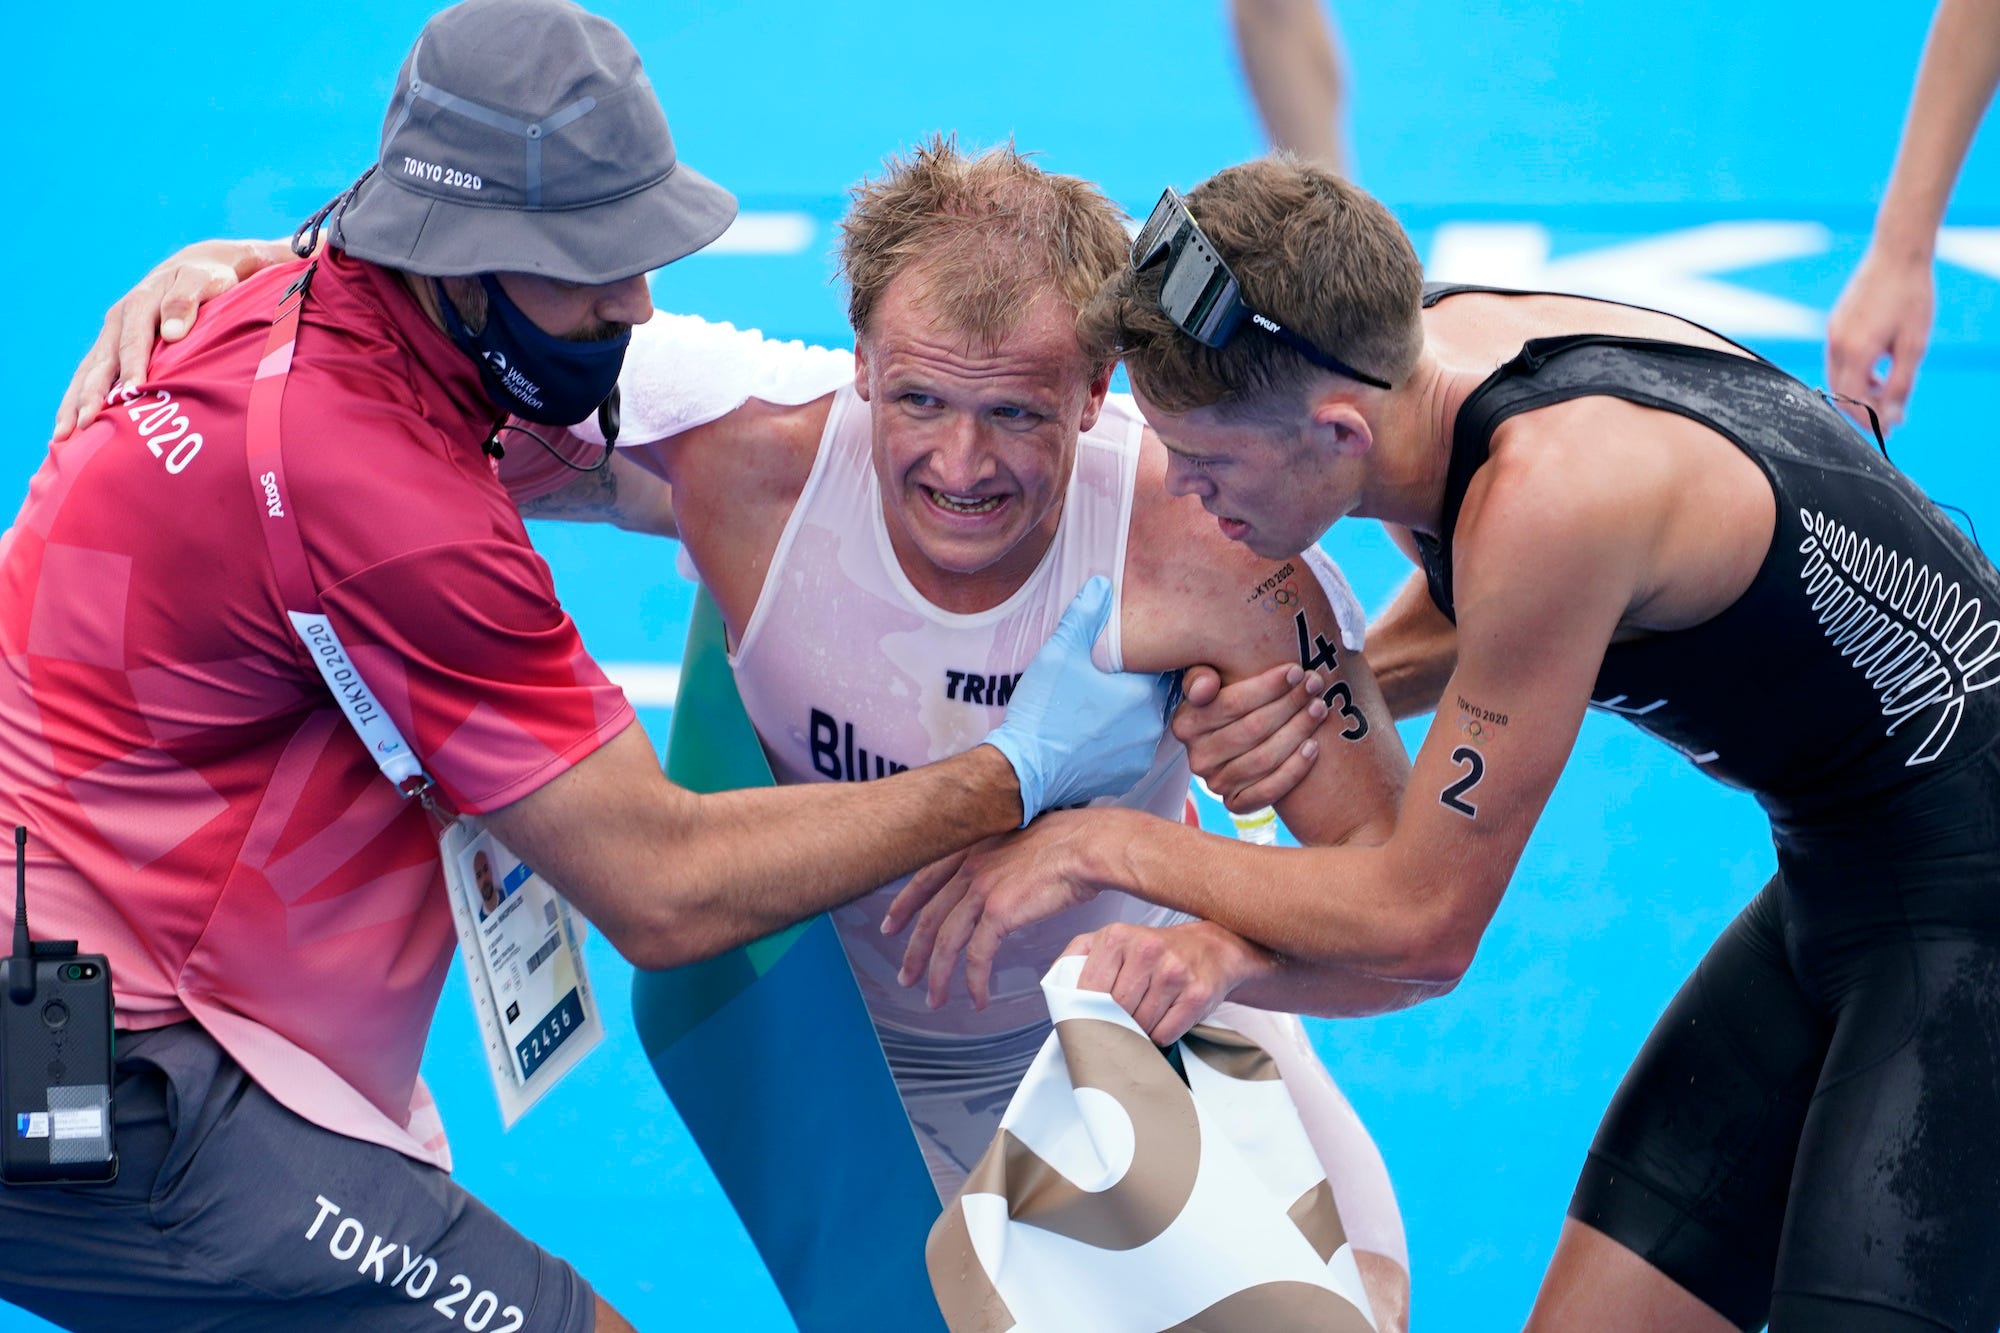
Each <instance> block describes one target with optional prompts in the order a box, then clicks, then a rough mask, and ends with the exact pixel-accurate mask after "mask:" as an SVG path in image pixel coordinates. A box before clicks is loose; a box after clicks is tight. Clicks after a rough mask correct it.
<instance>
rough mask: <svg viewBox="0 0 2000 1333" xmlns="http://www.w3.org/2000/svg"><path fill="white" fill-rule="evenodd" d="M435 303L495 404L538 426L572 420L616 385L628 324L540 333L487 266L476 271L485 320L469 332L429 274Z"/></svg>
mask: <svg viewBox="0 0 2000 1333" xmlns="http://www.w3.org/2000/svg"><path fill="white" fill-rule="evenodd" d="M431 281H432V284H433V285H434V286H435V287H436V288H437V296H438V305H439V307H440V308H441V309H442V310H443V312H444V327H445V331H446V332H447V333H449V334H450V335H451V340H452V341H453V342H455V343H457V344H458V345H459V346H460V347H462V348H464V349H465V352H466V354H467V355H468V356H470V357H472V359H473V360H474V361H476V362H478V363H479V378H480V381H481V382H482V383H483V384H484V385H485V386H486V396H487V397H489V398H491V399H492V400H493V403H494V405H495V406H496V407H500V408H502V409H504V410H506V411H508V412H511V413H512V414H514V415H515V416H517V417H525V418H526V419H527V420H529V421H536V422H540V423H541V424H543V425H545V426H573V425H575V424H576V423H577V422H579V421H582V420H584V419H585V418H586V417H588V416H589V415H590V414H591V413H592V412H594V411H596V410H597V405H598V404H599V403H601V402H603V401H604V400H605V399H606V398H608V397H610V396H611V391H612V389H614V388H616V387H617V384H618V371H619V370H620V368H622V367H623V366H624V364H625V347H626V345H627V344H628V343H630V342H631V341H632V331H631V330H630V329H627V330H625V331H624V332H623V333H620V334H618V335H617V336H615V337H611V338H599V339H596V340H595V341H592V342H571V341H569V340H567V339H564V338H558V337H556V336H555V335H554V334H552V333H544V332H543V331H542V330H541V329H539V328H537V327H536V326H535V322H534V321H533V320H531V319H529V318H528V317H527V315H525V314H523V313H522V311H521V307H519V306H517V305H515V304H514V303H513V302H512V301H511V300H509V299H508V298H507V293H506V292H505V291H503V290H502V289H501V287H500V284H499V283H498V282H496V281H494V278H493V275H492V274H491V273H482V274H480V275H479V285H480V286H481V287H484V288H485V289H486V327H485V328H483V329H481V330H480V331H479V332H477V333H474V332H473V331H472V330H471V329H468V328H467V327H466V326H465V321H464V320H462V319H460V318H459V317H458V311H457V309H456V308H455V307H453V305H452V303H451V299H450V298H449V297H447V296H446V295H445V290H444V284H443V283H441V282H438V281H437V280H436V279H435V278H433V279H432V280H431Z"/></svg>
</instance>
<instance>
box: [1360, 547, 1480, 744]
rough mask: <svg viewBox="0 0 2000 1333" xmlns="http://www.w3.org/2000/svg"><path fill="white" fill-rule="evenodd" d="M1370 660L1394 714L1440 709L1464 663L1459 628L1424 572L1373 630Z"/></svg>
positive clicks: (1407, 585)
mask: <svg viewBox="0 0 2000 1333" xmlns="http://www.w3.org/2000/svg"><path fill="white" fill-rule="evenodd" d="M1368 660H1369V662H1370V663H1372V664H1373V665H1374V667H1375V671H1376V679H1378V680H1379V681H1380V682H1381V684H1382V697H1383V699H1384V700H1385V701H1386V703H1387V707H1388V709H1389V712H1390V714H1391V715H1392V716H1394V717H1396V718H1398V719H1401V718H1406V717H1416V716H1418V715H1419V714H1422V713H1428V712H1431V711H1432V710H1434V709H1435V708H1436V707H1437V706H1438V699H1439V698H1440V697H1441V696H1442V694H1443V693H1444V687H1445V682H1446V681H1448V680H1450V679H1451V673H1452V670H1453V668H1454V667H1456V666H1457V665H1458V630H1457V628H1456V627H1455V626H1454V625H1453V624H1452V623H1451V621H1449V620H1447V619H1445V615H1444V612H1442V611H1440V610H1438V609H1437V603H1435V602H1433V601H1432V600H1431V594H1430V588H1429V586H1428V585H1427V584H1426V583H1425V582H1424V575H1423V572H1422V571H1421V570H1420V571H1418V572H1417V573H1415V574H1412V575H1411V576H1410V577H1409V579H1408V581H1406V582H1405V583H1404V584H1403V586H1402V587H1401V588H1400V589H1398V590H1397V592H1396V597H1395V600H1394V601H1392V602H1390V603H1389V606H1388V609H1387V610H1385V611H1383V613H1382V614H1381V615H1380V616H1379V617H1377V619H1376V620H1375V623H1374V624H1372V625H1370V626H1369V627H1368Z"/></svg>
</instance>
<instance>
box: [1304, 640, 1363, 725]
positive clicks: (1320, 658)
mask: <svg viewBox="0 0 2000 1333" xmlns="http://www.w3.org/2000/svg"><path fill="white" fill-rule="evenodd" d="M1292 624H1293V625H1295V626H1296V627H1297V628H1298V631H1299V665H1300V666H1302V667H1304V668H1305V669H1306V670H1308V671H1316V670H1318V669H1319V668H1320V667H1325V668H1326V670H1327V674H1328V675H1332V674H1333V672H1334V671H1335V670H1337V669H1338V668H1339V665H1340V662H1339V659H1338V658H1337V657H1335V655H1334V651H1333V645H1332V644H1330V643H1328V642H1327V641H1326V640H1325V639H1324V638H1323V637H1321V636H1320V635H1318V634H1314V633H1313V632H1312V627H1311V626H1310V625H1308V624H1307V623H1306V613H1305V612H1303V611H1301V612H1299V613H1298V614H1297V615H1296V616H1294V617H1292ZM1320 699H1321V701H1322V702H1324V703H1325V704H1326V706H1327V707H1328V708H1338V709H1339V710H1340V718H1341V721H1342V722H1343V723H1344V724H1345V725H1344V726H1342V728H1341V730H1340V738H1341V739H1342V740H1344V741H1358V740H1360V739H1361V738H1362V737H1364V736H1366V735H1367V734H1368V715H1367V714H1366V713H1364V712H1362V711H1361V710H1360V709H1359V708H1356V707H1355V706H1354V691H1353V690H1352V689H1350V688H1349V687H1348V684H1347V682H1346V681H1344V680H1336V681H1335V682H1333V684H1331V685H1329V686H1328V687H1327V688H1326V691H1325V693H1323V694H1321V695H1320ZM1335 700H1338V701H1339V702H1338V703H1335Z"/></svg>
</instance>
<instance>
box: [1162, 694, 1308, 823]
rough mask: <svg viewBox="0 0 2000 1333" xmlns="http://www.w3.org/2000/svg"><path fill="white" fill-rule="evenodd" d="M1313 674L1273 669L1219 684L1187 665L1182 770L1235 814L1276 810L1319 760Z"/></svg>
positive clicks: (1180, 734) (1179, 722)
mask: <svg viewBox="0 0 2000 1333" xmlns="http://www.w3.org/2000/svg"><path fill="white" fill-rule="evenodd" d="M1325 684H1326V682H1325V681H1323V680H1321V679H1320V675H1319V673H1318V672H1317V671H1306V670H1304V669H1302V668H1300V667H1299V666H1298V665H1297V664H1293V665H1290V666H1278V667H1272V668H1271V669H1270V670H1268V671H1264V672H1261V673H1259V674H1258V675H1255V676H1251V677H1248V678H1247V679H1244V680H1239V681H1237V682H1236V683H1235V684H1233V685H1229V686H1226V687H1225V686H1224V685H1223V684H1222V678H1221V677H1220V676H1218V675H1217V674H1216V673H1215V671H1214V670H1213V669H1212V668H1210V667H1205V666H1198V667H1189V668H1188V670H1187V674H1186V675H1185V676H1184V677H1183V678H1182V682H1181V692H1182V696H1183V702H1182V704H1181V706H1180V707H1179V708H1178V709H1176V710H1175V712H1174V717H1173V732H1174V736H1175V737H1176V738H1177V739H1178V740H1179V741H1180V742H1181V744H1183V745H1185V746H1187V752H1188V767H1190V768H1192V769H1193V770H1194V772H1195V776H1197V777H1199V778H1200V779H1201V780H1202V781H1203V782H1206V783H1207V784H1208V788H1209V790H1210V791H1212V792H1214V793H1215V794H1216V796H1217V797H1219V798H1220V799H1221V801H1222V803H1223V804H1224V805H1225V806H1227V807H1228V808H1229V809H1231V810H1233V811H1235V812H1236V813H1237V814H1246V813H1248V812H1249V811H1252V810H1257V809H1261V808H1262V807H1264V806H1267V805H1272V804H1275V803H1276V802H1277V801H1279V800H1281V799H1282V798H1284V797H1285V796H1286V795H1288V794H1289V793H1290V792H1291V790H1292V788H1294V787H1296V786H1298V785H1299V783H1300V782H1302V781H1304V780H1305V776H1306V774H1307V773H1309V772H1311V771H1312V766H1313V761H1314V760H1315V759H1317V758H1318V757H1319V742H1318V741H1316V740H1313V739H1312V734H1313V730H1314V728H1316V727H1318V726H1319V723H1320V719H1321V718H1323V717H1325V716H1326V704H1325V703H1324V702H1323V701H1322V700H1321V699H1320V690H1321V689H1323V688H1324V687H1325Z"/></svg>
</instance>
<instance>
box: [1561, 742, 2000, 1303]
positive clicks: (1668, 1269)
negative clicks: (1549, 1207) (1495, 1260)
mask: <svg viewBox="0 0 2000 1333" xmlns="http://www.w3.org/2000/svg"><path fill="white" fill-rule="evenodd" d="M1777 838H1778V851H1779V873H1778V875H1777V876H1776V877H1775V878H1774V879H1773V880H1772V881H1771V883H1770V884H1768V885H1767V886H1766V887H1765V888H1764V890H1763V892H1761V893H1760V894H1759V895H1758V896H1757V898H1756V899H1755V901H1753V902H1752V903H1751V904H1750V906H1749V907H1748V908H1747V909H1745V910H1744V912H1743V914H1742V915H1741V916H1739V917H1738V918H1737V919H1736V920H1735V922H1733V923H1732V924H1731V925H1730V927H1729V929H1728V930H1726V931H1725V932H1724V933H1723V935H1722V938H1721V939H1720V940H1718V941H1717V943H1716V944H1715V946H1714V947H1713V948H1712V949H1711V950H1710V951H1709V953H1708V955H1707V956H1706V957H1705V958H1704V959H1703V960H1702V962H1701V964H1700V966H1699V967H1697V968H1696V970H1695V972H1694V975H1693V976H1692V977H1690V978H1689V979H1688V981H1687V983H1686V984H1685V985H1684V986H1683V987H1682V988H1681V991H1680V993H1679V994H1678V995H1677V996H1675V997H1674V1000H1673V1002H1672V1003H1671V1004H1670V1005H1668V1007H1667V1011H1666V1013H1665V1014H1664V1015H1663V1016H1662V1017H1661V1019H1660V1022H1659V1024H1658V1025H1657V1026H1656V1027H1655V1028H1654V1029H1653V1032H1652V1035H1651V1036H1650V1037H1648V1039H1647V1041H1646V1044H1645V1046H1644V1048H1643V1049H1642V1050H1641V1051H1640V1053H1639V1056H1638V1059H1637V1060H1636V1061H1635V1062H1634V1063H1633V1066H1632V1068H1631V1070H1630V1071H1629V1072H1628V1073H1627V1074H1626V1076H1625V1080H1624V1082H1623V1083H1622V1084H1621V1085H1620V1087H1619V1089H1618V1093H1617V1096H1616V1097H1615V1098H1614V1099H1613V1101H1612V1104H1611V1107H1610V1109H1609V1110H1608V1111H1607V1112H1606V1113H1605V1117H1604V1122H1603V1124H1602V1125H1601V1126H1600V1128H1599V1130H1598V1133H1597V1138H1596V1140H1595V1142H1593V1144H1592V1145H1591V1150H1590V1156H1589V1159H1588V1162H1587V1163H1586V1165H1585V1167H1584V1170H1583V1174H1582V1178H1581V1180H1580V1181H1579V1182H1578V1184H1577V1188H1576V1193H1575V1196H1574V1197H1573V1199H1572V1200H1571V1203H1570V1210H1569V1211H1570V1216H1571V1217H1573V1218H1575V1219H1576V1220H1577V1221H1579V1222H1582V1223H1584V1224H1586V1225H1588V1226H1590V1227H1593V1228H1595V1229H1596V1230H1598V1231H1600V1232H1603V1233H1604V1234H1605V1235H1607V1236H1609V1237H1610V1238H1611V1239H1613V1240H1615V1241H1617V1242H1619V1243H1620V1244H1622V1245H1624V1246H1625V1247H1626V1248H1628V1249H1630V1250H1632V1251H1634V1252H1635V1253H1637V1254H1638V1255H1639V1256H1641V1257H1642V1258H1644V1259H1646V1260H1647V1261H1648V1262H1649V1263H1651V1264H1652V1265H1653V1266H1654V1267H1656V1268H1658V1269H1660V1270H1661V1271H1662V1272H1664V1273H1666V1274H1667V1275H1668V1276H1669V1277H1671V1278H1673V1279H1674V1280H1675V1281H1676V1282H1678V1283H1679V1284H1680V1285H1681V1286H1683V1287H1685V1288H1686V1289H1687V1290H1688V1291H1690V1292H1692V1293H1693V1294H1694V1295H1696V1296H1697V1297H1699V1298H1700V1299H1701V1300H1703V1301H1705V1302H1706V1303H1707V1304H1709V1305H1710V1306H1712V1307H1713V1308H1715V1309H1716V1310H1717V1311H1719V1312H1720V1313H1721V1314H1723V1315H1724V1316H1725V1317H1726V1318H1728V1319H1730V1320H1732V1321H1733V1322H1735V1323H1736V1324H1737V1325H1738V1326H1739V1327H1741V1328H1744V1329H1756V1328H1759V1327H1762V1326H1763V1325H1764V1324H1765V1322H1766V1321H1767V1320H1768V1321H1769V1323H1770V1327H1771V1329H1772V1330H1773V1333H1793V1331H1794V1330H1806V1329H1811V1330H1815V1331H1816V1333H1862V1331H1873V1330H1882V1331H1883V1333H1889V1331H1891V1330H1894V1331H1896V1333H1901V1331H1902V1330H1935V1329H1962V1330H1968V1331H1970V1330H1977V1333H1993V1330H1995V1329H1996V1328H2000V851H1996V848H2000V761H1996V758H1995V756H1994V755H1993V754H1992V753H1990V752H1989V753H1988V754H1987V755H1986V756H1984V757H1982V758H1979V759H1976V760H1974V761H1973V762H1971V763H1969V764H1966V765H1964V766H1962V767H1960V768H1958V769H1956V770H1955V771H1954V772H1953V773H1951V774H1949V775H1947V776H1946V777H1945V778H1942V779H1936V780H1928V781H1923V782H1920V783H1917V784H1913V785H1912V786H1910V787H1908V788H1906V789H1904V790H1903V791H1902V792H1900V793H1899V794H1897V795H1896V796H1894V797H1893V798H1878V799H1877V800H1875V801H1871V802H1867V803H1864V804H1862V805H1860V806H1857V807H1855V808H1853V809H1850V810H1847V811H1845V812H1843V813H1842V814H1841V815H1840V817H1838V818H1832V819H1828V820H1826V821H1825V823H1824V825H1823V826H1822V827H1819V828H1805V827H1795V826H1779V827H1778V830H1777Z"/></svg>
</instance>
